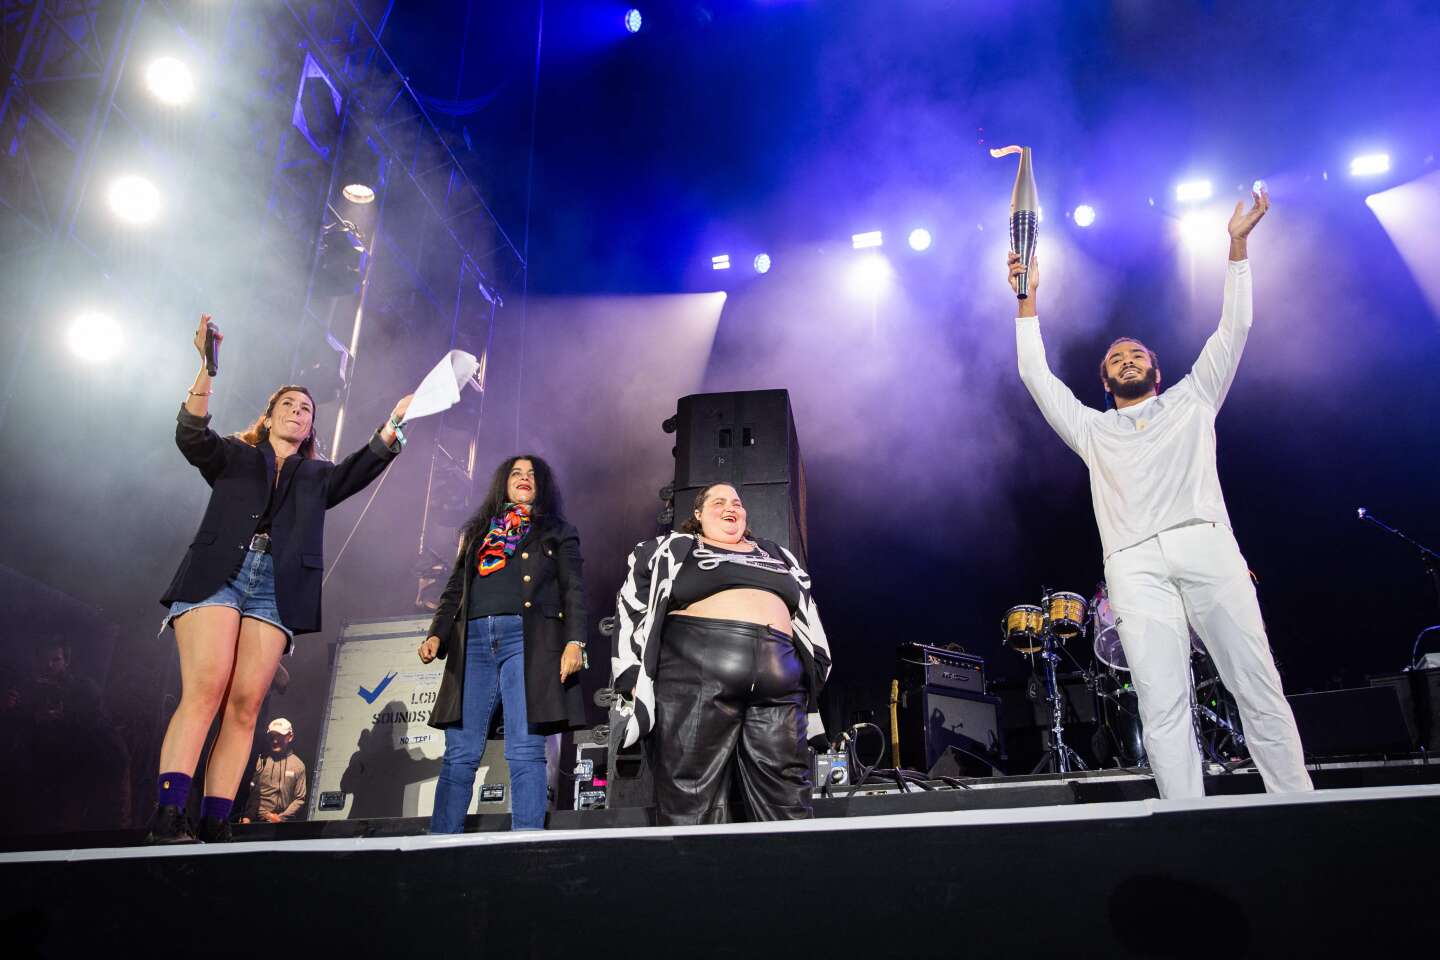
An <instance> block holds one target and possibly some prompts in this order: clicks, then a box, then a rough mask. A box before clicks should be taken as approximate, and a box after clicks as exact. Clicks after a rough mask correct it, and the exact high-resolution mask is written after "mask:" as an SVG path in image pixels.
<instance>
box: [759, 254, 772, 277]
mask: <svg viewBox="0 0 1440 960" xmlns="http://www.w3.org/2000/svg"><path fill="white" fill-rule="evenodd" d="M755 272H756V273H769V272H770V254H768V253H757V254H755Z"/></svg>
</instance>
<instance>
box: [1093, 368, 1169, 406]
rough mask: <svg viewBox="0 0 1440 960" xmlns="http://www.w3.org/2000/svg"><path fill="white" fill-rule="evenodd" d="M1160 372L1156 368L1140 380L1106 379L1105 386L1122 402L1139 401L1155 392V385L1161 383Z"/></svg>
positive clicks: (1147, 371) (1149, 370)
mask: <svg viewBox="0 0 1440 960" xmlns="http://www.w3.org/2000/svg"><path fill="white" fill-rule="evenodd" d="M1158 377H1159V371H1158V370H1156V369H1155V368H1154V367H1151V368H1150V369H1148V370H1146V371H1145V372H1144V373H1143V374H1141V376H1140V379H1139V380H1117V379H1115V378H1114V377H1106V378H1105V385H1106V386H1108V387H1109V388H1110V392H1111V393H1113V394H1114V395H1115V396H1116V397H1119V398H1120V399H1121V400H1139V399H1140V398H1141V397H1147V396H1149V395H1150V394H1152V393H1154V392H1155V385H1156V384H1157V383H1159V379H1158Z"/></svg>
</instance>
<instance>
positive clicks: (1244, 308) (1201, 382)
mask: <svg viewBox="0 0 1440 960" xmlns="http://www.w3.org/2000/svg"><path fill="white" fill-rule="evenodd" d="M1251 196H1252V197H1253V198H1254V203H1253V205H1252V206H1251V207H1250V209H1249V210H1246V209H1245V204H1244V202H1243V201H1237V202H1236V204H1235V212H1234V213H1232V214H1231V215H1230V223H1229V225H1228V227H1227V229H1228V230H1229V231H1230V263H1229V264H1228V266H1227V267H1226V270H1225V297H1224V300H1223V302H1222V303H1221V305H1220V327H1219V328H1218V329H1217V330H1216V331H1215V332H1214V333H1212V334H1210V339H1208V340H1206V341H1205V347H1204V349H1203V350H1201V351H1200V356H1199V358H1198V359H1197V360H1196V361H1195V366H1194V367H1192V368H1191V370H1190V382H1191V383H1192V384H1193V385H1194V387H1195V392H1196V393H1197V394H1199V395H1200V397H1201V399H1203V400H1204V401H1205V402H1206V403H1207V404H1209V405H1210V407H1212V408H1213V409H1215V410H1219V409H1220V404H1222V403H1224V402H1225V395H1226V394H1227V393H1229V392H1230V384H1232V383H1234V382H1235V371H1236V369H1237V368H1238V367H1239V365H1240V355H1241V354H1242V353H1243V352H1244V351H1245V341H1246V339H1247V338H1248V337H1249V336H1250V324H1251V321H1252V319H1253V305H1252V299H1253V298H1252V294H1251V283H1250V260H1249V256H1250V251H1249V242H1248V241H1249V237H1250V231H1251V230H1253V229H1255V224H1257V223H1259V222H1260V219H1261V218H1262V217H1264V216H1265V213H1266V211H1268V210H1269V209H1270V196H1269V194H1267V193H1264V192H1259V193H1254V194H1252V195H1251Z"/></svg>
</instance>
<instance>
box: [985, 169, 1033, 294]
mask: <svg viewBox="0 0 1440 960" xmlns="http://www.w3.org/2000/svg"><path fill="white" fill-rule="evenodd" d="M1012 153H1018V154H1020V169H1019V170H1017V171H1016V172H1015V189H1014V191H1013V192H1011V194H1010V250H1011V252H1013V253H1016V254H1019V256H1020V263H1021V264H1022V265H1023V266H1024V267H1025V272H1024V273H1022V274H1020V276H1019V277H1018V278H1017V283H1016V289H1015V296H1016V297H1018V298H1019V299H1021V300H1025V299H1027V298H1028V297H1029V296H1030V259H1031V258H1032V257H1034V256H1035V244H1036V242H1037V241H1038V240H1039V238H1040V196H1039V194H1038V193H1036V192H1035V171H1034V169H1033V168H1032V167H1031V165H1030V148H1029V147H1015V146H1011V147H1002V148H1001V149H999V150H991V151H990V156H992V157H1007V156H1009V155H1010V154H1012Z"/></svg>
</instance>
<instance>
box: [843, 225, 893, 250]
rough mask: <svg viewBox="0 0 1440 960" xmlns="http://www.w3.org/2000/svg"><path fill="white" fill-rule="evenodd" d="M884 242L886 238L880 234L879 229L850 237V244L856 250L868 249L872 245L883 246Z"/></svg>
mask: <svg viewBox="0 0 1440 960" xmlns="http://www.w3.org/2000/svg"><path fill="white" fill-rule="evenodd" d="M884 243H885V238H884V237H882V236H881V235H880V231H879V230H871V231H869V232H867V233H857V234H854V235H853V236H851V237H850V246H852V247H854V248H855V249H856V250H867V249H869V248H870V247H878V246H882V245H883V244H884Z"/></svg>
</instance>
